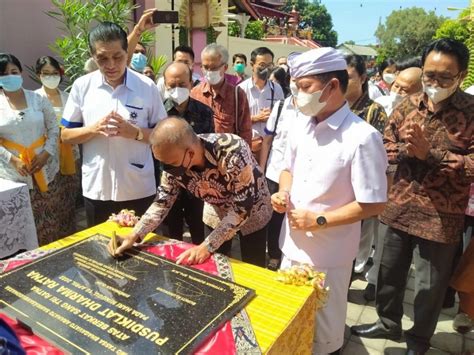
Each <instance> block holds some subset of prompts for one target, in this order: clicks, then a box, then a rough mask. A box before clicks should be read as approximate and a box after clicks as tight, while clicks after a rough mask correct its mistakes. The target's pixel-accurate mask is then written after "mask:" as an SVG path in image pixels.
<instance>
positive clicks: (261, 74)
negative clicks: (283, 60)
mask: <svg viewBox="0 0 474 355" xmlns="http://www.w3.org/2000/svg"><path fill="white" fill-rule="evenodd" d="M270 72H271V70H270V68H265V69H257V76H258V78H259V79H261V80H264V81H267V80H268V78H269V77H270Z"/></svg>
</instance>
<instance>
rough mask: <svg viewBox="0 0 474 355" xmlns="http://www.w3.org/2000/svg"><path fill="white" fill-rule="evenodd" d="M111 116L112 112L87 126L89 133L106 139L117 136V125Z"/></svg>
mask: <svg viewBox="0 0 474 355" xmlns="http://www.w3.org/2000/svg"><path fill="white" fill-rule="evenodd" d="M112 114H113V112H110V113H109V114H107V116H105V117H102V118H101V119H100V120H98V121H97V122H96V123H94V124H93V125H91V126H88V128H89V133H91V134H101V135H103V136H106V137H110V136H115V135H116V134H117V123H116V122H115V121H114V120H112Z"/></svg>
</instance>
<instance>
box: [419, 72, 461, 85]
mask: <svg viewBox="0 0 474 355" xmlns="http://www.w3.org/2000/svg"><path fill="white" fill-rule="evenodd" d="M460 74H461V72H459V73H457V74H456V75H455V76H448V75H438V74H436V73H433V72H423V74H422V76H421V77H422V79H423V81H424V82H430V83H433V82H435V81H436V82H437V83H438V85H439V86H441V87H450V86H451V85H453V84H454V82H455V81H456V80H457V79H458V77H459V75H460Z"/></svg>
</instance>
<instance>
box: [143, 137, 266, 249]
mask: <svg viewBox="0 0 474 355" xmlns="http://www.w3.org/2000/svg"><path fill="white" fill-rule="evenodd" d="M199 138H200V139H201V142H202V144H203V146H204V151H205V153H204V154H205V167H204V169H202V170H196V169H189V170H186V172H185V173H184V174H181V175H173V174H172V173H168V172H163V175H162V178H161V184H160V187H158V190H157V195H156V198H155V201H154V202H153V204H152V205H151V206H150V207H149V208H148V210H147V212H146V213H145V214H144V215H143V217H142V218H141V220H140V222H139V223H138V224H137V225H136V226H135V229H134V232H135V233H136V235H137V236H138V237H139V238H140V239H141V238H143V237H144V236H145V235H146V234H147V233H149V232H151V231H153V230H154V229H155V228H156V227H157V226H158V225H159V224H160V223H161V222H162V221H163V219H164V218H165V217H166V215H167V213H168V211H169V210H170V208H171V206H172V205H173V203H174V201H175V200H176V197H177V195H178V193H179V191H180V188H185V189H186V190H188V191H189V192H190V193H191V194H192V195H194V196H196V197H197V198H199V199H202V200H204V202H205V207H204V216H203V221H204V223H206V224H207V225H208V226H210V227H212V228H214V231H213V232H212V233H211V234H210V235H209V236H208V237H207V238H206V240H207V241H208V243H209V246H210V249H211V250H216V249H217V248H219V246H220V245H221V244H222V243H224V242H225V241H226V240H229V239H232V238H233V237H234V235H235V234H236V233H237V232H239V231H240V232H241V233H242V235H244V236H245V235H248V234H250V233H253V232H256V231H258V230H260V229H262V228H264V227H265V226H266V224H267V223H268V221H269V220H270V218H271V215H272V207H271V203H270V193H269V191H268V187H267V185H266V181H265V178H264V175H263V172H262V171H261V169H260V167H259V166H258V164H257V162H256V161H255V159H254V158H253V156H252V153H251V151H250V148H249V146H248V145H247V144H246V143H245V141H244V140H243V139H241V138H239V137H238V136H236V135H233V134H201V135H199Z"/></svg>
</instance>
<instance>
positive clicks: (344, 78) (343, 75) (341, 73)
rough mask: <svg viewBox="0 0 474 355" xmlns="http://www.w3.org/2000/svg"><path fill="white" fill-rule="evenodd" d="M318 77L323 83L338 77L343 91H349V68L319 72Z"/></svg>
mask: <svg viewBox="0 0 474 355" xmlns="http://www.w3.org/2000/svg"><path fill="white" fill-rule="evenodd" d="M316 77H317V78H318V79H319V80H321V81H322V82H323V83H327V82H329V80H331V79H337V80H338V81H339V85H340V86H341V91H342V93H343V94H345V93H346V91H347V84H348V82H349V74H347V70H336V71H330V72H328V73H323V74H317V75H316Z"/></svg>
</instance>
